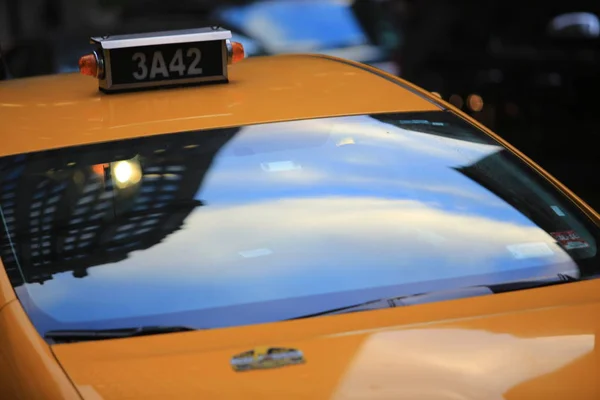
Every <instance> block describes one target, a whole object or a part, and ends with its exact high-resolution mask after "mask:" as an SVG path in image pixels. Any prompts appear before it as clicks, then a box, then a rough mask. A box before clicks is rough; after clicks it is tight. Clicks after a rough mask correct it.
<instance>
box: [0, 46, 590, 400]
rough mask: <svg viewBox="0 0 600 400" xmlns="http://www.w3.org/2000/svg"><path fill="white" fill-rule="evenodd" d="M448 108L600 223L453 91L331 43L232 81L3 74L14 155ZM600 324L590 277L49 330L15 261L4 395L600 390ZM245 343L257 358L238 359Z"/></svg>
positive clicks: (252, 65) (3, 292) (0, 130)
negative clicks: (192, 325) (150, 330)
mask: <svg viewBox="0 0 600 400" xmlns="http://www.w3.org/2000/svg"><path fill="white" fill-rule="evenodd" d="M442 110H449V112H452V113H456V114H457V115H459V116H460V117H461V118H463V119H464V120H466V121H468V122H469V123H470V124H472V125H474V126H476V127H477V128H479V129H480V130H482V131H484V132H485V133H486V134H487V135H489V136H490V137H492V138H493V139H494V140H496V141H497V142H498V143H500V144H501V145H502V146H504V147H505V148H507V149H508V150H509V151H510V152H512V153H513V154H515V155H516V156H517V157H518V158H519V159H521V160H523V161H524V162H525V163H527V164H528V165H529V166H531V167H532V168H533V169H534V170H535V171H537V173H539V174H541V175H542V176H543V177H544V178H545V179H546V180H548V181H549V182H550V184H551V185H553V186H554V187H556V188H557V189H558V190H559V191H560V192H562V193H564V194H565V195H566V196H567V197H568V198H569V199H570V200H571V201H572V202H573V204H574V205H575V206H576V207H577V208H578V209H580V210H581V212H582V215H585V216H586V218H588V219H589V220H590V221H592V222H593V223H594V224H596V225H598V222H599V216H598V214H597V213H596V212H595V211H594V210H592V209H591V208H590V207H589V206H587V205H586V204H584V202H583V201H581V200H580V199H579V198H577V197H576V196H575V195H574V194H573V193H572V192H570V191H569V190H568V189H567V188H566V187H565V186H564V185H562V184H561V183H560V182H558V181H556V179H554V178H552V177H551V176H549V175H548V174H547V173H546V172H544V171H543V170H542V169H541V168H540V167H539V166H537V165H535V164H534V163H533V162H532V161H531V160H529V159H528V158H527V157H526V156H524V155H523V154H521V153H520V152H519V151H518V150H516V149H515V148H513V147H511V146H510V145H509V144H508V143H506V142H505V141H503V140H502V139H501V138H500V137H498V136H496V135H495V134H494V133H492V132H490V131H489V130H487V129H486V128H485V127H483V126H481V125H480V124H478V123H477V122H476V121H474V120H473V119H471V118H470V117H468V116H466V115H465V114H463V113H462V112H460V111H459V110H457V109H455V108H454V107H453V106H452V105H450V104H448V103H446V102H444V101H443V100H441V99H439V98H438V97H436V96H434V95H433V94H431V93H428V92H426V91H424V90H422V89H420V88H417V87H415V86H413V85H411V84H410V83H407V82H405V81H403V80H401V79H399V78H396V77H393V76H391V75H388V74H386V73H384V72H381V71H378V70H376V69H373V68H371V67H368V66H364V65H361V64H357V63H353V62H349V61H346V60H341V59H337V58H332V57H326V56H312V55H286V56H274V57H264V58H262V57H258V58H255V59H248V60H244V61H243V62H241V63H239V64H235V65H233V66H231V67H230V83H229V84H223V85H211V86H202V87H189V88H180V89H169V90H155V91H144V92H135V93H123V94H113V95H105V94H101V93H99V92H98V90H97V83H96V82H95V81H94V80H93V79H90V78H89V77H84V76H80V75H75V74H66V75H57V76H47V77H36V78H28V79H22V80H13V81H6V82H1V83H0V140H1V142H2V146H0V157H6V156H11V155H15V154H22V153H31V152H37V151H43V150H48V149H60V148H65V147H70V146H79V145H87V144H92V143H101V142H110V141H115V140H121V139H129V138H139V137H148V136H152V135H159V134H163V133H173V132H184V131H192V130H208V129H215V128H224V127H236V126H244V125H251V124H263V123H273V122H281V121H292V120H306V119H315V118H323V117H336V116H352V115H363V114H378V113H397V112H417V111H440V112H442ZM599 331H600V281H598V280H589V281H582V282H572V283H566V284H562V285H555V286H548V287H541V288H532V289H525V290H519V291H514V292H508V293H502V294H495V295H492V296H483V297H472V298H463V299H456V300H447V301H439V302H431V303H428V304H420V305H414V306H410V307H394V308H388V309H378V310H372V311H368V312H360V313H348V314H343V315H332V316H323V317H318V318H307V319H299V320H290V321H283V322H269V323H263V324H251V325H242V326H234V327H228V328H223V329H207V330H198V331H192V332H181V333H170V334H164V335H150V336H145V337H132V338H124V339H114V340H100V341H81V342H75V343H58V344H49V343H47V342H46V341H45V340H44V339H43V338H42V336H41V335H40V333H39V332H38V331H37V330H36V328H35V327H34V326H33V324H32V322H31V319H30V318H29V317H28V315H27V314H26V312H25V310H24V305H23V304H22V302H21V301H20V300H19V298H17V295H16V294H15V290H14V289H13V286H12V285H11V282H10V280H9V278H8V276H7V274H6V272H5V269H4V268H0V398H2V399H7V400H9V399H48V400H55V399H56V400H58V399H79V398H83V399H90V400H96V399H98V400H99V399H104V400H117V399H167V398H169V399H200V398H201V399H237V398H245V399H262V400H264V399H271V398H272V399H275V398H278V399H280V398H286V399H315V400H316V399H336V400H337V399H340V400H341V399H410V400H417V399H432V400H433V399H436V400H437V399H448V400H450V399H461V400H463V399H465V400H467V399H468V400H479V399H490V400H492V399H498V400H499V399H511V400H515V399H545V400H551V399H557V400H558V399H565V398H573V399H581V400H583V399H590V400H591V399H598V398H600V386H599V385H598V381H599V379H600V351H598V350H596V347H595V343H596V333H598V332H599ZM271 348H273V349H275V350H273V351H271V350H269V349H271ZM267 356H268V357H267ZM232 357H233V358H234V359H235V357H240V358H238V359H241V360H242V361H241V362H242V364H243V365H244V368H247V369H249V370H245V371H242V372H240V371H239V370H236V368H232V364H231V363H232ZM265 357H267V358H265ZM269 357H270V358H269ZM244 360H245V361H244ZM261 363H262V364H261ZM265 363H266V364H265ZM242 364H239V365H242ZM261 365H263V366H265V368H261V367H260V366H261ZM273 366H277V367H280V368H270V367H273ZM254 367H257V368H254ZM238 369H239V368H238Z"/></svg>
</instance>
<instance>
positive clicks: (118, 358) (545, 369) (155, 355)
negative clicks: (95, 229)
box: [53, 282, 600, 400]
mask: <svg viewBox="0 0 600 400" xmlns="http://www.w3.org/2000/svg"><path fill="white" fill-rule="evenodd" d="M599 288H600V286H599V285H598V283H596V282H582V283H573V284H566V285H561V286H560V287H559V286H556V287H548V288H543V289H534V290H527V291H522V292H514V293H507V294H501V295H494V296H486V297H483V298H476V299H462V300H457V301H449V302H443V303H437V304H425V305H419V306H411V307H406V308H394V309H386V310H380V311H372V312H365V313H354V314H345V315H338V316H330V317H321V318H313V319H306V320H295V321H288V322H282V323H275V324H264V325H253V326H247V327H237V328H230V329H218V330H207V331H195V332H186V333H175V334H167V335H157V336H148V337H138V338H129V339H120V340H106V341H97V342H82V343H76V344H61V345H54V346H53V351H54V353H55V355H56V357H57V359H58V360H59V362H60V363H61V364H62V366H63V368H64V369H65V370H66V371H67V373H68V374H69V375H70V378H71V380H72V381H73V382H74V384H75V385H76V386H77V388H78V389H79V390H80V392H81V394H82V396H83V397H84V398H85V399H133V398H135V399H137V398H140V399H142V398H143V399H165V398H174V399H188V398H189V399H192V398H193V399H197V398H202V399H232V398H247V399H254V398H257V399H258V398H260V399H270V398H273V399H275V398H277V399H281V398H289V399H375V400H377V399H410V400H417V399H436V400H443V399H448V400H451V399H452V400H457V399H460V400H481V399H491V400H494V399H533V398H543V399H546V400H552V399H565V398H576V399H581V400H584V399H596V398H600V397H599V394H600V393H599V390H598V385H597V383H596V382H597V381H598V377H599V376H598V375H599V374H598V366H599V365H600V364H599V361H600V360H599V358H598V354H599V353H598V350H597V349H596V347H595V341H596V333H597V332H598V329H599V327H600V317H598V316H600V303H598V298H597V297H598V294H596V293H599V292H600V290H598V289H599ZM484 313H485V315H484ZM431 321H436V322H431ZM269 348H275V349H277V350H276V352H275V354H276V357H275V358H276V359H278V360H279V361H278V362H279V365H281V364H285V363H286V362H287V364H288V365H283V366H280V367H278V368H263V369H256V370H252V369H250V370H248V369H246V370H243V369H244V368H241V369H242V370H243V371H236V370H234V368H233V367H232V359H234V358H235V357H236V356H240V357H241V358H245V360H246V364H244V365H246V366H247V365H248V363H250V364H251V362H252V360H257V359H260V355H261V354H265V353H266V352H267V350H268V349H269ZM253 351H254V353H252V352H253ZM277 355H278V356H277ZM286 357H287V358H286ZM236 360H238V361H239V360H240V358H239V357H238V358H237V359H236ZM281 360H283V361H281ZM242 361H244V360H242ZM234 364H235V365H237V366H239V365H241V364H240V363H239V362H238V363H234ZM242 364H243V363H242ZM262 365H263V366H265V365H269V366H274V365H275V361H272V362H271V364H268V363H267V364H265V363H263V364H262Z"/></svg>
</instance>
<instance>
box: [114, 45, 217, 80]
mask: <svg viewBox="0 0 600 400" xmlns="http://www.w3.org/2000/svg"><path fill="white" fill-rule="evenodd" d="M225 51H226V49H225V46H224V44H223V42H222V41H204V42H196V43H175V44H164V45H153V46H143V47H131V48H121V49H112V50H110V60H111V65H112V68H111V74H112V77H111V78H112V84H114V85H127V84H136V83H143V82H159V81H177V80H186V79H197V78H217V79H218V78H220V77H223V75H224V71H223V68H224V63H223V59H224V57H225V56H226V55H225ZM205 54H206V55H209V56H208V57H204V55H205ZM216 55H217V56H216ZM218 55H220V57H219V56H218ZM207 80H208V79H207Z"/></svg>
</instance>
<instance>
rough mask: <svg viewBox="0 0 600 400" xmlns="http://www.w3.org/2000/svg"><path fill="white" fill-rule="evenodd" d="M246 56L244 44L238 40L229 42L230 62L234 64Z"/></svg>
mask: <svg viewBox="0 0 600 400" xmlns="http://www.w3.org/2000/svg"><path fill="white" fill-rule="evenodd" d="M245 57H246V52H245V51H244V46H243V45H242V44H241V43H239V42H231V63H232V64H235V63H237V62H240V61H242V60H243V59H244V58H245Z"/></svg>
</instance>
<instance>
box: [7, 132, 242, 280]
mask: <svg viewBox="0 0 600 400" xmlns="http://www.w3.org/2000/svg"><path fill="white" fill-rule="evenodd" d="M234 134H235V130H231V131H229V132H223V134H221V135H219V139H218V140H221V143H215V137H212V136H211V137H209V139H210V140H212V141H213V142H211V145H210V148H211V149H212V152H206V151H204V150H203V147H205V146H203V144H202V136H197V135H196V138H195V140H196V141H197V142H198V139H200V140H199V142H198V143H193V140H192V141H190V137H189V135H178V136H173V137H171V138H170V141H169V143H168V147H167V148H165V143H163V140H162V139H161V138H160V137H156V138H148V139H146V140H144V141H142V142H140V143H139V145H138V146H137V147H136V151H135V152H133V153H132V152H131V151H130V150H128V149H130V148H131V147H130V146H131V143H127V142H126V143H125V144H121V146H122V148H115V147H114V146H111V149H110V152H109V153H104V154H103V153H102V151H99V150H97V151H92V152H89V151H84V153H83V154H85V156H87V157H85V156H84V157H83V158H84V159H83V160H82V161H81V162H78V161H69V160H65V158H64V157H61V156H60V154H58V153H56V152H55V153H49V154H46V155H41V156H39V155H37V154H32V155H23V156H17V157H9V158H5V159H4V160H3V161H4V164H3V165H2V175H1V181H0V188H1V189H2V193H1V196H0V202H1V203H0V204H1V206H2V212H3V214H4V219H5V222H6V228H7V230H8V231H9V232H11V237H10V240H7V237H6V233H5V232H3V237H2V243H3V246H2V261H3V263H4V265H5V268H6V270H7V273H8V275H9V278H10V280H11V282H12V284H13V285H14V286H19V285H22V284H23V283H24V282H25V283H40V284H43V283H44V282H46V281H47V280H49V279H52V276H53V275H54V274H57V273H60V272H65V271H72V272H73V276H74V277H76V278H82V277H85V276H87V274H88V272H87V270H88V268H90V267H94V266H96V265H103V264H111V263H117V262H119V261H122V260H124V259H125V258H127V257H128V254H129V253H130V252H132V251H136V250H144V249H148V248H150V247H152V246H154V245H156V244H158V243H160V242H161V241H162V240H164V238H165V237H167V236H168V235H170V234H172V233H173V232H175V231H177V230H179V229H180V228H181V227H182V225H183V223H184V221H185V219H186V218H187V217H188V216H189V214H190V213H191V212H192V210H194V209H195V208H196V207H199V206H201V205H202V203H201V201H199V200H196V199H194V196H195V194H196V193H197V192H198V190H199V188H200V186H201V184H202V180H203V179H204V176H205V172H206V171H207V170H208V168H209V167H210V164H211V163H212V160H213V158H214V156H215V154H216V152H218V150H219V149H220V148H221V146H222V145H224V144H225V143H226V142H227V141H229V139H230V138H231V137H232V136H233V135H234ZM73 153H75V152H73V151H71V152H70V153H69V150H67V152H66V154H67V155H69V156H71V158H73V159H74V160H75V158H76V157H74V156H73ZM127 154H129V155H130V156H131V155H132V154H133V157H131V158H128V159H122V158H121V157H124V155H127ZM93 159H98V160H103V161H104V162H95V163H94V164H90V160H93ZM65 161H66V162H65ZM15 255H16V256H17V257H16V258H15Z"/></svg>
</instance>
